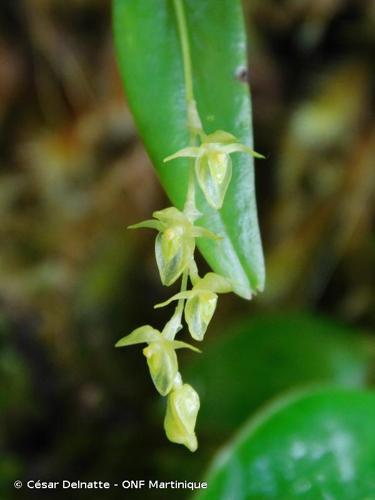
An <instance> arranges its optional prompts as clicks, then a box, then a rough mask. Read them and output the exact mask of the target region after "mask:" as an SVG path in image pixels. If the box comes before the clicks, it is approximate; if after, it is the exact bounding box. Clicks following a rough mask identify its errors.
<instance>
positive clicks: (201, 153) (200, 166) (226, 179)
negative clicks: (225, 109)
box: [164, 130, 264, 209]
mask: <svg viewBox="0 0 375 500" xmlns="http://www.w3.org/2000/svg"><path fill="white" fill-rule="evenodd" d="M236 152H240V153H248V154H251V155H252V156H254V157H255V158H264V156H262V155H260V154H259V153H256V152H255V151H254V150H252V149H251V148H249V147H248V146H246V145H245V144H241V143H239V142H238V140H237V139H236V137H234V135H232V134H229V133H228V132H224V131H223V130H217V131H216V132H213V133H212V134H209V135H204V136H203V140H202V144H201V145H200V146H191V147H187V148H183V149H181V150H180V151H177V152H176V153H174V154H173V155H171V156H168V157H167V158H165V159H164V162H167V161H171V160H174V159H175V158H181V157H191V158H195V159H196V160H195V175H196V178H197V180H198V184H199V186H200V187H201V189H202V191H203V193H204V195H205V197H206V200H207V202H208V203H209V204H210V205H211V206H212V207H213V208H215V209H219V208H221V207H222V205H223V202H224V197H225V193H226V191H227V189H228V186H229V183H230V180H231V177H232V160H231V158H230V156H229V155H230V154H231V153H236Z"/></svg>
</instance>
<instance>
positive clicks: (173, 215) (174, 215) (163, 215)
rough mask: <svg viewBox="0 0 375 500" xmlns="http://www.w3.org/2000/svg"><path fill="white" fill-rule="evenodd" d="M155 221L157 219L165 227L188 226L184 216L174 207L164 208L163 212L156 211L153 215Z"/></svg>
mask: <svg viewBox="0 0 375 500" xmlns="http://www.w3.org/2000/svg"><path fill="white" fill-rule="evenodd" d="M152 215H153V217H155V219H159V220H160V221H161V222H163V223H164V224H165V226H171V225H175V224H180V225H190V222H189V220H188V219H187V217H186V215H185V214H184V213H183V212H181V211H180V210H178V209H177V208H175V207H168V208H164V209H163V210H156V211H155V212H154V213H153V214H152Z"/></svg>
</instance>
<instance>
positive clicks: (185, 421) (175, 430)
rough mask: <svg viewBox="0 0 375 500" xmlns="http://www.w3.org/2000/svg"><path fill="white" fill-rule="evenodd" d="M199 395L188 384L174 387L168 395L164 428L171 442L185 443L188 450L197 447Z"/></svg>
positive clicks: (193, 449)
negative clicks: (196, 429)
mask: <svg viewBox="0 0 375 500" xmlns="http://www.w3.org/2000/svg"><path fill="white" fill-rule="evenodd" d="M199 405H200V403H199V396H198V394H197V393H196V391H195V390H194V389H193V388H192V387H191V385H189V384H183V385H179V386H177V387H175V388H174V389H173V390H172V392H171V393H170V394H169V396H168V402H167V411H166V415H165V419H164V429H165V433H166V435H167V438H168V439H169V440H170V441H172V443H178V444H183V445H185V446H186V447H187V448H188V449H189V450H190V451H195V450H196V449H197V448H198V442H197V437H196V435H195V423H196V420H197V415H198V411H199Z"/></svg>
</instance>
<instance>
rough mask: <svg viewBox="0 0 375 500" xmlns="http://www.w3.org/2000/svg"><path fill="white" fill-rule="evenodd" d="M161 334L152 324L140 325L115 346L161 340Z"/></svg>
mask: <svg viewBox="0 0 375 500" xmlns="http://www.w3.org/2000/svg"><path fill="white" fill-rule="evenodd" d="M160 338H161V334H160V332H159V331H158V330H155V328H152V326H150V325H145V326H140V327H139V328H136V329H135V330H133V331H132V333H130V334H129V335H127V336H126V337H123V338H122V339H120V340H119V341H118V342H117V343H116V345H115V347H126V346H128V345H135V344H148V343H150V342H155V341H158V340H160Z"/></svg>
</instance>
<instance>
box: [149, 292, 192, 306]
mask: <svg viewBox="0 0 375 500" xmlns="http://www.w3.org/2000/svg"><path fill="white" fill-rule="evenodd" d="M192 294H194V291H193V290H188V291H186V292H179V293H176V294H175V295H173V296H172V297H171V298H170V299H168V300H166V301H165V302H160V303H159V304H156V305H154V309H159V308H160V307H165V306H168V305H169V304H170V303H171V302H173V301H174V300H180V299H189V298H190V297H191V296H192Z"/></svg>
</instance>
